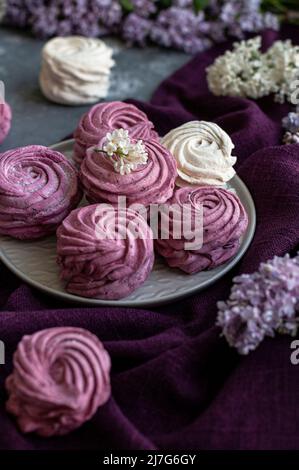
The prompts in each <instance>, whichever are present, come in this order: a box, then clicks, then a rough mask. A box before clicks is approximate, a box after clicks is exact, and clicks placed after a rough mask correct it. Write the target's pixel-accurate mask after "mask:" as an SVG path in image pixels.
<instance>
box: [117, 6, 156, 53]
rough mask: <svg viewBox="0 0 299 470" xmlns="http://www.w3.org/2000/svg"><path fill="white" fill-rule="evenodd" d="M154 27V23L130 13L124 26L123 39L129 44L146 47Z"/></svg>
mask: <svg viewBox="0 0 299 470" xmlns="http://www.w3.org/2000/svg"><path fill="white" fill-rule="evenodd" d="M151 27H152V21H151V20H149V19H147V18H142V17H140V16H138V15H136V13H130V14H129V15H128V16H127V17H126V19H125V21H124V24H123V30H122V33H123V37H124V39H125V40H126V41H127V42H128V43H129V44H134V43H136V44H139V45H140V46H145V44H146V40H147V38H148V36H149V33H150V30H151Z"/></svg>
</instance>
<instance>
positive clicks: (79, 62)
mask: <svg viewBox="0 0 299 470" xmlns="http://www.w3.org/2000/svg"><path fill="white" fill-rule="evenodd" d="M112 54H113V51H112V49H111V48H110V47H108V46H107V45H106V44H105V43H104V42H103V41H101V40H100V39H94V38H86V37H81V36H68V37H57V38H54V39H51V40H50V41H48V42H47V43H46V45H45V46H44V48H43V51H42V67H41V73H40V86H41V89H42V92H43V93H44V95H45V96H46V97H47V98H48V99H49V100H51V101H54V102H56V103H60V104H67V105H83V104H88V103H95V102H97V101H98V100H99V99H101V98H105V97H106V96H107V93H108V88H109V77H110V70H111V68H112V67H113V65H114V61H113V59H112Z"/></svg>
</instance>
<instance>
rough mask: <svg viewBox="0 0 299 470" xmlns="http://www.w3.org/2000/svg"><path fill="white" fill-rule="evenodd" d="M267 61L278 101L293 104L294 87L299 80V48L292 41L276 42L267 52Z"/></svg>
mask: <svg viewBox="0 0 299 470" xmlns="http://www.w3.org/2000/svg"><path fill="white" fill-rule="evenodd" d="M265 60H266V62H267V66H268V68H269V69H270V70H271V74H272V81H273V83H275V92H276V100H277V101H278V102H280V103H283V102H284V101H285V100H287V101H290V102H291V101H292V94H293V92H294V85H295V86H296V81H298V80H299V46H294V45H293V44H292V43H291V41H290V40H287V41H276V42H275V43H274V44H273V46H272V47H270V48H269V49H268V51H267V52H266V54H265ZM297 85H298V83H297ZM297 88H298V86H297Z"/></svg>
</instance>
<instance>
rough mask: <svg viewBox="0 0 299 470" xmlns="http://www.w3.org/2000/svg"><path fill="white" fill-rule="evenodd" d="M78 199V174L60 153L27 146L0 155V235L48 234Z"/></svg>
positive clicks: (20, 237) (79, 198)
mask: <svg viewBox="0 0 299 470" xmlns="http://www.w3.org/2000/svg"><path fill="white" fill-rule="evenodd" d="M81 197H82V192H81V189H80V187H79V179H78V174H77V171H76V169H75V168H74V167H73V166H72V165H71V164H70V163H69V161H68V160H67V159H66V157H65V156H64V155H62V154H61V153H60V152H56V151H54V150H52V149H50V148H47V147H43V146H41V145H29V146H27V147H20V148H16V149H13V150H8V151H7V152H4V153H2V154H0V234H2V235H10V236H11V237H15V238H19V239H22V240H26V239H27V240H31V239H35V238H40V237H43V236H45V235H48V234H51V233H53V232H55V230H56V228H57V226H58V225H59V224H60V223H61V222H62V221H63V219H64V218H65V217H66V216H67V215H68V214H69V212H70V211H71V210H72V209H74V208H75V207H76V206H77V205H78V203H79V202H80V200H81Z"/></svg>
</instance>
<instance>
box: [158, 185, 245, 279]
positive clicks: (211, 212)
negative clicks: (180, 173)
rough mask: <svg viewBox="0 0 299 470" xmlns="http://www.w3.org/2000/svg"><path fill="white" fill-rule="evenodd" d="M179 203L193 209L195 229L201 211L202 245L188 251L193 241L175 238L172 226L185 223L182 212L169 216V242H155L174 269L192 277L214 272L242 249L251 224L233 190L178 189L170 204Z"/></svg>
mask: <svg viewBox="0 0 299 470" xmlns="http://www.w3.org/2000/svg"><path fill="white" fill-rule="evenodd" d="M172 204H176V205H177V207H179V208H182V207H183V205H188V206H190V208H191V221H192V225H193V226H194V220H195V217H198V216H199V214H200V209H201V208H202V213H201V214H202V215H201V217H202V228H203V233H202V234H203V237H202V241H203V243H202V246H201V247H200V248H199V249H194V250H189V249H187V250H186V249H185V244H186V242H188V243H190V239H189V238H186V237H185V236H184V230H183V229H182V230H181V233H182V236H181V238H174V236H173V227H175V224H182V222H181V221H182V220H183V219H182V218H181V215H182V211H175V212H174V213H173V214H172V215H170V218H169V221H170V233H169V239H168V240H166V239H161V238H159V239H158V240H156V245H155V247H156V250H157V252H158V253H159V254H160V255H162V256H163V257H164V258H165V260H166V262H167V263H168V264H169V266H171V267H177V268H180V269H181V270H182V271H185V272H186V273H189V274H194V273H197V272H200V271H203V270H206V269H213V268H215V267H217V266H219V265H221V264H223V263H225V262H226V261H228V260H229V259H230V258H232V257H233V256H234V255H235V254H236V253H237V251H238V249H239V246H240V238H241V236H242V235H243V234H244V232H245V231H246V229H247V225H248V216H247V213H246V211H245V209H244V207H243V205H242V203H241V201H240V200H239V198H238V196H236V195H235V194H233V193H232V192H231V191H227V190H226V189H222V188H215V187H212V186H202V187H198V188H192V187H185V188H177V189H176V190H175V192H174V195H173V197H172V198H171V199H170V200H169V201H168V202H167V205H169V206H170V205H172Z"/></svg>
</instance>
